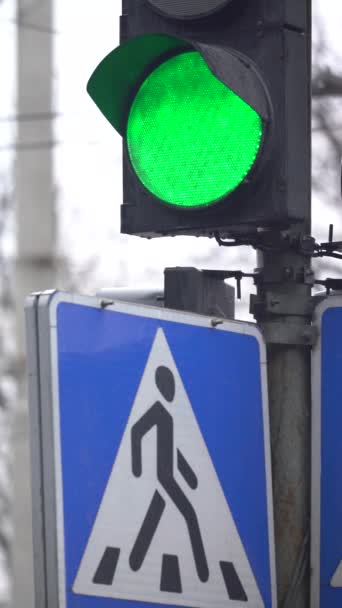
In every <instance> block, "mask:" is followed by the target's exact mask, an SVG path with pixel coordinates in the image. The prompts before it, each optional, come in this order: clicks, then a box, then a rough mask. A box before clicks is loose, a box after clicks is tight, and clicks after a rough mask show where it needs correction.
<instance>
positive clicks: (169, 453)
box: [129, 366, 209, 582]
mask: <svg viewBox="0 0 342 608" xmlns="http://www.w3.org/2000/svg"><path fill="white" fill-rule="evenodd" d="M155 382H156V386H157V388H158V390H159V392H160V394H161V396H162V397H163V398H164V399H165V401H167V402H168V403H170V404H173V403H174V400H175V396H176V385H175V379H174V375H173V373H172V372H171V370H170V369H169V368H168V367H165V366H159V367H158V368H157V370H156V372H155ZM153 427H156V430H157V455H156V457H157V478H158V482H159V483H160V485H161V487H162V488H163V490H164V491H165V492H166V494H167V496H168V497H169V498H170V499H171V501H172V502H173V503H174V505H175V506H176V507H177V509H178V510H179V512H180V513H181V515H182V516H183V518H184V520H185V523H186V526H187V529H188V533H189V537H190V543H191V547H192V552H193V556H194V561H195V565H196V571H197V574H198V578H199V580H200V581H202V582H207V581H208V579H209V568H208V562H207V558H206V553H205V550H204V545H203V541H202V535H201V531H200V527H199V523H198V519H197V515H196V512H195V509H194V508H193V506H192V504H191V502H190V500H189V499H188V498H187V496H186V495H185V493H184V492H183V490H182V488H181V487H180V485H179V484H178V483H177V481H176V479H175V477H174V449H175V443H174V423H173V418H172V416H171V414H170V413H169V411H168V410H167V409H166V407H165V406H164V405H163V404H162V403H161V402H160V401H156V402H155V403H154V404H153V405H152V406H151V408H150V409H149V410H147V412H145V414H144V415H143V416H142V417H141V418H140V419H139V420H138V421H137V422H136V423H135V424H134V425H133V427H132V430H131V446H132V473H133V475H134V476H135V477H140V476H141V475H142V473H143V470H142V440H143V438H144V437H145V436H146V435H147V434H148V433H149V432H150V431H151V429H152V428H153ZM177 466H178V469H179V471H180V473H181V474H182V476H183V478H184V479H185V481H186V482H187V484H188V485H189V486H190V488H192V489H196V487H197V477H196V475H195V473H194V471H193V470H192V468H191V466H190V465H189V463H188V462H187V460H186V458H185V457H184V455H183V454H182V453H181V452H180V450H177ZM165 506H166V503H165V500H164V499H163V497H162V496H161V495H160V493H159V492H158V490H157V489H156V491H155V493H154V495H153V498H152V501H151V504H150V506H149V508H148V511H147V513H146V516H145V519H144V521H143V524H142V526H141V528H140V531H139V533H138V536H137V539H136V541H135V543H134V546H133V549H132V551H131V554H130V558H129V563H130V566H131V568H132V570H134V571H137V570H139V569H140V568H141V566H142V565H143V562H144V559H145V557H146V555H147V553H148V550H149V548H150V545H151V543H152V540H153V537H154V534H155V533H156V531H157V528H158V525H159V522H160V519H161V517H162V515H163V512H164V509H165Z"/></svg>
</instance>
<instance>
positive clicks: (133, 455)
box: [28, 293, 275, 608]
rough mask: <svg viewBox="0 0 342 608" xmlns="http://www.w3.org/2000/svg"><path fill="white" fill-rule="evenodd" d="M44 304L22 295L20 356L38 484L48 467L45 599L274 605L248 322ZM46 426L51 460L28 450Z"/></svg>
mask: <svg viewBox="0 0 342 608" xmlns="http://www.w3.org/2000/svg"><path fill="white" fill-rule="evenodd" d="M45 300H46V301H45V303H44V296H41V297H40V302H39V303H37V301H36V302H35V304H34V306H33V307H32V306H31V312H32V308H34V307H35V310H36V311H38V314H36V315H35V317H34V319H35V320H34V321H32V323H33V324H35V327H36V331H37V333H38V334H39V335H40V337H41V338H40V341H39V340H38V347H37V348H36V351H35V352H32V356H33V359H35V360H36V370H37V374H36V375H37V377H38V376H41V377H40V380H39V384H40V399H38V402H36V407H35V405H34V401H35V400H33V399H32V400H31V401H32V408H33V411H36V417H37V419H38V418H40V419H41V429H40V434H41V438H42V444H41V449H42V454H43V457H42V462H41V463H40V470H41V471H42V475H43V484H44V473H45V474H47V471H48V468H49V466H51V469H52V472H53V479H54V488H53V492H52V494H53V495H54V505H53V507H54V508H53V509H48V508H47V503H46V502H45V504H44V505H43V515H42V517H43V518H44V522H43V523H44V526H45V528H46V527H47V526H48V527H49V525H50V524H51V525H52V527H54V530H55V536H54V534H50V537H49V538H45V539H44V543H43V544H44V551H43V554H44V555H43V558H42V564H43V563H44V567H45V569H46V571H47V579H48V584H47V585H46V591H45V593H46V594H47V599H48V600H49V594H50V596H51V598H54V597H57V601H58V603H53V602H52V603H51V605H53V606H55V605H57V606H58V607H59V608H126V607H127V608H154V606H165V607H166V606H184V607H185V606H188V607H192V608H208V606H210V608H234V607H235V608H240V607H242V606H244V607H246V608H248V607H249V608H275V565H274V540H273V524H272V521H273V518H272V496H271V477H270V453H269V451H270V445H269V429H268V410H267V393H266V382H265V347H264V344H263V342H262V338H261V336H260V335H259V333H258V331H257V330H256V328H255V327H253V326H251V325H249V324H246V323H237V322H223V323H222V324H221V325H220V326H218V327H216V328H214V327H212V325H211V323H210V318H207V317H200V316H196V315H190V314H186V313H179V312H174V311H168V310H164V309H155V308H148V307H141V306H137V305H133V304H124V303H115V304H114V305H113V306H111V307H110V308H106V309H103V308H101V306H100V303H99V301H98V300H97V299H89V298H81V297H71V296H66V295H61V294H58V293H57V294H54V295H52V296H45ZM31 319H33V316H32V315H31ZM28 320H30V315H28ZM28 325H29V323H28ZM42 336H44V338H43V340H42ZM46 343H48V354H49V357H48V359H49V360H50V362H51V373H50V374H49V376H50V379H49V386H47V387H45V389H44V387H42V384H44V380H43V378H42V372H43V370H42V369H41V368H43V367H44V365H46V360H47V359H46V353H45V354H44V352H43V351H44V348H45V347H46ZM42 357H44V361H43V359H42ZM39 370H40V372H41V373H40V372H39ZM31 384H32V381H31ZM42 388H43V390H42ZM31 392H32V391H31ZM44 394H45V397H44ZM43 398H44V402H43ZM45 399H47V400H48V403H47V402H45ZM37 403H38V405H37ZM37 410H39V413H38V414H37ZM48 412H50V413H48ZM49 433H50V435H49V436H50V439H52V440H53V445H54V450H53V458H51V450H50V456H49V457H48V456H47V455H45V456H44V450H45V449H46V448H47V447H48V446H47V443H46V438H45V437H44V434H49ZM44 446H45V447H44ZM49 447H50V446H49ZM38 460H39V458H38V456H37V461H38ZM45 481H46V480H45ZM49 492H50V493H51V489H50V490H48V489H46V491H44V496H48V495H49ZM52 513H54V514H55V523H54V525H53V521H52V518H53V516H52ZM49 521H50V524H49ZM37 523H38V524H41V523H42V522H37ZM53 551H55V554H56V559H57V569H56V571H57V572H58V581H57V585H56V586H55V587H54V583H53V577H52V573H51V574H50V579H49V572H48V570H49V563H51V561H50V560H51V553H53ZM37 578H39V577H37ZM54 594H55V595H54ZM41 596H42V594H41ZM43 605H44V606H45V604H41V605H39V604H37V608H42V607H43ZM47 605H48V606H49V605H50V603H49V601H48V602H47Z"/></svg>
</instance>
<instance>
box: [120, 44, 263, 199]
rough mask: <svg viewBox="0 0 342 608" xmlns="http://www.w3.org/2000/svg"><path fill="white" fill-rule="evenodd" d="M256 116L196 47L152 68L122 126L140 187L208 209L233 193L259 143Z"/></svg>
mask: <svg viewBox="0 0 342 608" xmlns="http://www.w3.org/2000/svg"><path fill="white" fill-rule="evenodd" d="M262 136H263V122H262V119H261V117H260V116H259V114H258V113H257V112H256V111H255V110H254V109H253V108H251V107H250V106H249V105H248V104H247V103H246V102H245V101H243V100H242V99H241V98H240V97H239V96H238V95H236V93H234V92H233V91H232V90H231V89H229V88H228V87H227V86H226V85H224V84H223V83H222V82H221V81H220V80H218V78H216V77H215V76H214V75H213V73H212V72H211V71H210V69H209V68H208V66H207V64H206V62H205V61H204V59H203V58H202V56H201V55H200V53H198V52H195V51H194V52H192V51H191V52H186V53H182V54H180V55H177V56H175V57H172V58H171V59H168V60H167V61H166V62H164V63H163V64H161V65H160V66H159V67H157V68H156V69H155V70H154V71H153V72H152V73H151V74H150V75H149V76H148V77H147V78H146V80H145V81H144V82H143V84H142V85H141V87H140V89H139V90H138V93H137V95H136V97H135V99H134V101H133V104H132V107H131V109H130V113H129V117H128V123H127V147H128V153H129V157H130V160H131V163H132V166H133V168H134V170H135V172H136V174H137V176H138V178H139V179H140V181H141V182H142V183H143V185H144V186H145V188H146V189H147V190H149V191H150V192H151V193H152V194H153V195H154V196H156V197H157V198H159V199H160V200H161V201H163V202H165V203H168V204H171V205H175V206H180V207H183V208H184V207H188V208H196V207H207V206H209V205H211V204H213V203H216V202H218V201H219V200H221V199H222V198H223V197H225V196H227V195H228V194H230V193H231V192H233V191H234V190H235V189H236V188H237V187H238V186H239V185H240V184H241V183H242V182H243V181H244V180H245V178H246V177H247V175H248V174H249V173H250V171H251V169H252V167H253V165H254V163H255V161H256V158H257V156H258V152H259V150H260V147H261V143H262Z"/></svg>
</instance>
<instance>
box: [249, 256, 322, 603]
mask: <svg viewBox="0 0 342 608" xmlns="http://www.w3.org/2000/svg"><path fill="white" fill-rule="evenodd" d="M259 270H260V271H262V274H261V276H262V277H263V278H262V282H261V283H260V284H259V286H258V296H257V298H256V300H255V301H254V314H255V316H256V318H257V320H258V321H259V324H260V326H261V328H262V329H263V330H264V334H265V337H266V340H267V342H268V383H269V402H270V425H271V449H272V474H273V492H274V517H275V542H276V570H277V585H278V606H279V608H290V607H291V608H309V602H310V597H309V588H310V573H309V525H310V469H311V420H310V418H311V417H310V412H311V395H310V378H311V370H310V343H311V342H312V341H313V339H314V336H313V334H312V330H311V326H310V321H311V298H310V295H311V289H310V285H307V284H305V282H298V279H299V277H301V278H304V277H305V276H307V277H310V263H309V261H308V260H307V258H305V257H304V256H300V255H298V254H294V253H288V252H287V253H274V252H270V253H260V254H259ZM304 281H305V279H304ZM307 282H309V280H308V281H307Z"/></svg>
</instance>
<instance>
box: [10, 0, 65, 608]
mask: <svg viewBox="0 0 342 608" xmlns="http://www.w3.org/2000/svg"><path fill="white" fill-rule="evenodd" d="M17 17H18V21H19V22H21V21H24V22H25V21H27V22H32V21H34V24H35V25H37V30H34V29H32V28H25V27H18V32H17V87H18V91H17V114H18V115H19V116H20V117H24V118H25V119H23V120H19V121H18V125H17V150H16V167H15V195H16V196H15V198H16V239H17V248H16V249H17V259H16V266H15V272H16V280H15V301H16V307H17V355H18V368H19V377H18V381H19V382H18V384H19V399H18V404H17V408H16V411H15V416H14V423H13V433H12V442H13V452H14V462H13V485H14V500H13V511H14V512H13V519H14V533H15V538H14V544H13V556H12V563H13V602H12V606H13V608H14V607H18V608H19V606H25V608H33V606H34V589H33V587H34V583H33V549H32V524H31V520H32V515H31V487H30V465H29V462H30V457H29V445H28V443H29V436H28V411H27V406H26V395H25V380H24V352H25V347H24V301H25V298H26V296H27V295H28V294H29V293H31V292H32V291H38V290H41V289H46V288H48V287H51V286H53V285H54V284H55V270H54V269H55V240H56V217H55V188H54V180H53V146H52V143H51V142H52V140H53V129H52V123H51V110H52V96H53V91H52V76H53V56H52V51H53V36H51V30H52V25H53V0H45V1H44V2H41V3H39V4H34V5H33V4H32V3H30V2H27V0H17ZM40 26H41V28H42V31H39V32H38V29H39V27H40ZM43 30H45V31H43ZM39 115H40V116H41V118H42V119H41V120H34V117H39ZM30 117H32V120H30Z"/></svg>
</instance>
